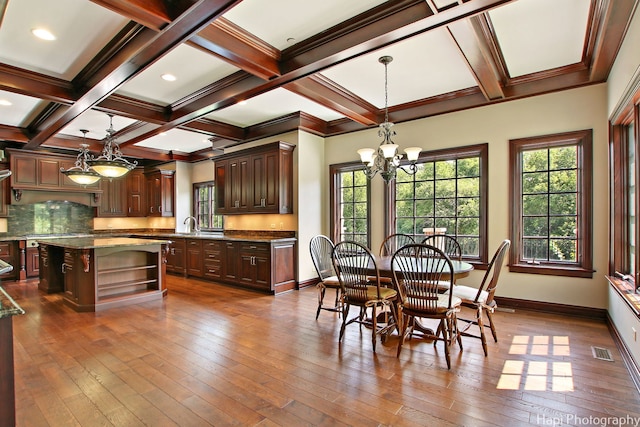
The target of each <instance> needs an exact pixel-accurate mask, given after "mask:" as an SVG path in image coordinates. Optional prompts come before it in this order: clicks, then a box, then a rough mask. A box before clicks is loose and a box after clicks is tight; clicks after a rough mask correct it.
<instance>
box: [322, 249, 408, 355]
mask: <svg viewBox="0 0 640 427" xmlns="http://www.w3.org/2000/svg"><path fill="white" fill-rule="evenodd" d="M332 258H333V265H334V268H335V271H336V273H337V275H338V279H339V281H340V285H341V288H342V307H343V308H342V327H341V328H340V337H339V338H338V341H340V342H341V341H342V338H343V337H344V331H345V328H346V326H347V325H350V324H352V323H358V324H360V327H361V328H362V325H366V326H367V327H370V328H371V342H372V345H373V351H374V353H375V351H376V340H377V337H378V336H380V337H381V339H382V341H383V342H384V340H385V339H386V337H387V336H388V334H389V333H390V332H391V331H392V330H393V329H395V327H396V324H395V319H396V318H397V316H396V307H395V303H396V297H397V292H396V290H395V289H392V288H387V287H382V286H380V271H379V270H378V266H377V265H376V262H375V259H374V257H373V254H371V251H369V249H367V248H366V247H365V246H363V245H361V244H359V243H356V242H349V241H345V242H339V243H337V244H336V246H335V248H334V249H333V256H332ZM351 306H356V307H359V313H358V315H356V316H354V317H352V318H351V319H348V315H349V309H350V307H351ZM369 309H371V313H370V314H369V313H367V311H368V310H369ZM379 311H383V312H388V313H390V315H389V316H388V317H387V319H385V320H386V322H385V323H382V324H381V323H380V322H379V320H378V314H379Z"/></svg>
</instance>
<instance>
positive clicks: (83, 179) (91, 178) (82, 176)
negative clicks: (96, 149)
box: [60, 129, 101, 185]
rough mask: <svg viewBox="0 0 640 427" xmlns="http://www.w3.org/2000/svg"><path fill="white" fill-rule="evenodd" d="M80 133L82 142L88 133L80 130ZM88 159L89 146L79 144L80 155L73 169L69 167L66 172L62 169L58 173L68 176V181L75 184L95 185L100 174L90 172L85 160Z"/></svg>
mask: <svg viewBox="0 0 640 427" xmlns="http://www.w3.org/2000/svg"><path fill="white" fill-rule="evenodd" d="M80 132H82V134H83V136H82V138H83V140H84V138H85V137H86V135H87V132H89V131H88V130H86V129H80ZM89 159H90V157H89V145H88V144H85V143H82V144H80V153H79V154H78V157H77V158H76V163H75V165H74V166H73V167H70V168H69V169H67V170H65V169H64V168H60V172H62V173H63V174H64V175H66V176H68V177H69V179H70V180H71V181H73V182H75V183H76V184H80V185H90V184H93V183H96V182H98V180H100V178H101V176H100V174H98V173H96V172H94V171H92V170H91V169H90V168H89V165H88V164H87V160H89Z"/></svg>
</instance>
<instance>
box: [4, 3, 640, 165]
mask: <svg viewBox="0 0 640 427" xmlns="http://www.w3.org/2000/svg"><path fill="white" fill-rule="evenodd" d="M637 2H638V0H466V1H465V0H396V1H380V0H349V1H344V0H322V1H316V0H269V1H265V0H235V1H229V0H227V1H224V0H197V1H196V0H164V1H163V0H132V1H125V0H92V1H89V0H56V1H51V0H0V17H1V21H0V141H5V142H4V144H5V145H7V144H8V145H11V146H14V147H22V148H26V149H40V148H45V147H49V148H63V149H71V150H75V149H76V148H77V147H78V144H79V142H80V139H81V135H82V133H81V132H80V129H87V130H89V133H88V134H87V138H88V139H89V141H88V142H89V143H90V146H91V149H92V150H94V151H96V152H97V151H99V150H100V148H101V140H102V138H104V136H105V134H106V129H107V128H108V126H109V117H108V115H107V114H112V115H113V116H114V117H113V125H114V128H115V129H116V130H117V133H116V137H117V141H118V143H119V144H120V146H121V148H122V150H123V152H124V153H125V154H126V155H128V156H134V157H139V158H147V159H152V160H166V159H182V160H197V159H201V158H206V157H210V156H212V155H215V154H216V153H218V152H219V151H217V150H216V151H212V145H213V146H215V147H216V148H222V147H226V146H231V145H236V144H239V143H242V142H246V141H251V140H254V139H258V138H264V137H269V136H273V135H277V134H279V133H282V132H287V131H291V130H295V129H303V130H305V131H308V132H312V133H315V134H318V135H323V136H330V135H336V134H340V133H345V132H352V131H356V130H361V129H365V128H367V127H374V126H377V124H378V123H380V122H381V121H382V119H383V115H384V105H385V92H384V67H383V65H381V64H380V63H379V62H378V58H379V57H380V56H383V55H390V56H392V57H393V58H394V60H393V62H391V64H389V66H388V103H389V115H390V120H391V121H393V122H396V123H397V122H402V121H407V120H413V119H417V118H422V117H428V116H431V115H436V114H442V113H446V112H451V111H456V110H460V109H467V108H474V107H479V106H483V105H488V104H490V103H494V102H503V101H507V100H511V99H517V98H521V97H526V96H534V95H538V94H542V93H548V92H552V91H558V90H563V89H567V88H571V87H578V86H582V85H588V84H593V83H600V82H603V81H606V79H607V76H608V74H609V71H610V68H611V65H612V63H613V61H614V59H615V55H616V53H617V51H618V49H619V46H620V44H621V41H622V39H623V37H624V34H625V32H626V29H627V26H628V25H629V22H630V20H631V16H632V14H633V13H634V11H635V9H636V7H637ZM36 28H43V29H46V30H48V31H49V32H50V33H51V34H52V35H53V36H54V37H55V39H54V40H41V39H38V38H37V37H35V36H34V35H33V34H32V30H34V29H36ZM166 75H171V76H173V77H174V79H173V81H167V80H165V79H163V76H165V77H166Z"/></svg>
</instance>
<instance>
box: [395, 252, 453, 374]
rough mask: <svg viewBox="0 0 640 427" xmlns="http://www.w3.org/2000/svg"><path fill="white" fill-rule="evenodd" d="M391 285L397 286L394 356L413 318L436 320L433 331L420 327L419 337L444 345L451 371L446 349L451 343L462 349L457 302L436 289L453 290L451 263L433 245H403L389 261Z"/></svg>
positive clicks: (411, 326)
mask: <svg viewBox="0 0 640 427" xmlns="http://www.w3.org/2000/svg"><path fill="white" fill-rule="evenodd" d="M391 267H392V268H393V275H394V280H395V283H396V284H397V286H398V295H399V302H398V308H397V310H398V322H399V328H398V329H399V331H400V332H399V335H400V339H399V340H398V352H397V357H400V352H401V351H402V346H403V345H404V342H405V340H406V338H407V337H409V338H411V337H412V335H413V330H414V328H415V327H416V322H418V321H419V320H417V319H437V320H439V323H438V328H437V330H436V331H435V332H434V333H432V334H430V333H429V332H427V331H425V329H424V328H421V331H422V332H423V336H424V337H425V338H427V339H431V340H433V345H434V347H435V346H436V344H437V342H438V341H442V342H443V343H444V354H445V358H446V361H447V368H448V369H451V357H450V354H449V347H450V346H451V344H452V343H453V342H454V341H457V342H458V345H459V346H460V350H462V340H461V339H460V333H459V330H458V323H457V313H458V311H460V304H461V302H462V301H461V300H460V298H458V297H457V296H454V295H453V294H452V293H448V294H443V293H441V292H440V286H441V284H442V283H443V282H446V283H448V285H449V290H451V289H452V288H453V277H454V274H453V271H454V270H453V265H452V264H451V260H450V259H449V257H448V256H447V254H445V253H444V252H443V251H441V250H440V249H438V248H436V247H435V246H430V245H423V244H411V245H406V246H404V247H402V248H400V249H398V250H397V251H396V252H395V253H394V254H393V257H392V258H391Z"/></svg>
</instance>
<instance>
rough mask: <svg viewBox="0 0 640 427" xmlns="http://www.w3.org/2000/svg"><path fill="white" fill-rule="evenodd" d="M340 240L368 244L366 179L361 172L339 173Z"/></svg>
mask: <svg viewBox="0 0 640 427" xmlns="http://www.w3.org/2000/svg"><path fill="white" fill-rule="evenodd" d="M338 181H339V184H338V186H339V188H338V194H339V199H340V200H339V202H338V209H339V218H340V240H353V241H356V242H358V243H361V244H363V245H367V244H368V224H369V218H368V217H369V206H368V204H369V200H368V191H367V188H368V187H367V186H368V182H367V177H366V175H365V174H364V171H363V170H350V171H344V172H340V173H339V179H338Z"/></svg>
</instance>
